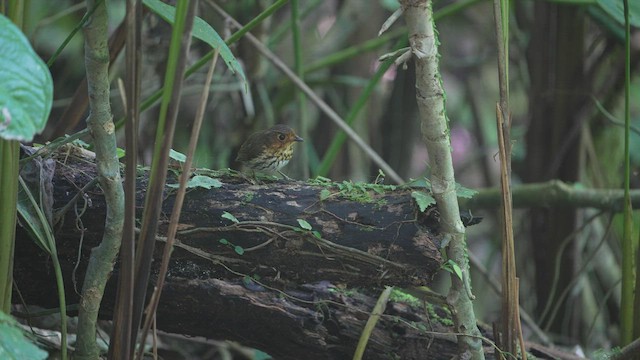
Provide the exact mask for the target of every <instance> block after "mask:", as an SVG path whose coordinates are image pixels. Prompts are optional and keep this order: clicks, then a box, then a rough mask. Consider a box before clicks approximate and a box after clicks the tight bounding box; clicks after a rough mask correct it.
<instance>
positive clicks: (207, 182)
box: [167, 175, 222, 189]
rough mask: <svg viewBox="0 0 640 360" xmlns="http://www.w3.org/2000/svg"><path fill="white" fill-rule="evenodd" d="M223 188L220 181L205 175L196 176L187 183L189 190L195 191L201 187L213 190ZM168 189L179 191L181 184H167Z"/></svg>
mask: <svg viewBox="0 0 640 360" xmlns="http://www.w3.org/2000/svg"><path fill="white" fill-rule="evenodd" d="M221 186H222V183H221V182H220V180H218V179H214V178H211V177H208V176H204V175H196V176H194V177H192V178H191V179H190V180H189V181H188V182H187V189H193V188H197V187H201V188H205V189H212V188H216V189H217V188H219V187H221ZM167 187H170V188H173V189H177V188H179V187H180V184H167Z"/></svg>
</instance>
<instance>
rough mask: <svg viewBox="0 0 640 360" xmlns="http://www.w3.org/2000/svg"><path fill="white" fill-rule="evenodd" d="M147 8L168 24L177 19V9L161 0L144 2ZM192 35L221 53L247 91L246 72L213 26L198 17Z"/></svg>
mask: <svg viewBox="0 0 640 360" xmlns="http://www.w3.org/2000/svg"><path fill="white" fill-rule="evenodd" d="M143 3H144V5H145V6H147V7H148V8H149V9H151V11H153V12H154V13H156V14H158V16H160V17H161V18H162V19H164V20H165V21H166V22H168V23H170V24H172V25H173V23H174V22H175V18H176V9H175V7H173V6H171V5H168V4H165V3H163V2H162V1H160V0H143ZM191 34H192V35H193V36H194V37H195V38H197V39H200V40H202V41H204V42H205V43H207V44H209V46H211V47H212V48H214V49H217V50H218V51H220V56H221V57H222V59H223V60H224V62H225V63H226V64H227V67H228V68H229V70H231V72H232V73H234V74H238V75H239V76H240V78H241V80H242V82H243V84H244V86H245V89H247V88H248V83H247V78H246V76H245V75H244V71H243V70H242V66H240V63H239V62H238V60H237V59H236V58H235V56H233V53H232V52H231V49H229V47H228V46H227V44H226V43H225V42H224V40H222V38H221V37H220V35H218V33H217V32H216V31H215V30H214V29H213V28H212V27H211V25H209V24H207V22H206V21H204V20H202V19H201V18H199V17H196V18H195V19H194V21H193V30H192V31H191Z"/></svg>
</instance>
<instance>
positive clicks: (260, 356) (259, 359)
mask: <svg viewBox="0 0 640 360" xmlns="http://www.w3.org/2000/svg"><path fill="white" fill-rule="evenodd" d="M252 359H253V360H271V359H273V358H272V357H271V355H269V354H267V353H266V352H263V351H260V350H253V357H252Z"/></svg>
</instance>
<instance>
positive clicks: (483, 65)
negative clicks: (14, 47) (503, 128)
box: [24, 0, 640, 350]
mask: <svg viewBox="0 0 640 360" xmlns="http://www.w3.org/2000/svg"><path fill="white" fill-rule="evenodd" d="M218 3H219V5H221V6H222V7H224V9H225V10H226V11H227V12H228V13H230V14H231V15H232V16H233V17H234V18H235V19H237V20H238V21H240V22H241V23H243V24H244V23H246V22H248V21H250V20H251V19H253V18H254V17H255V16H256V15H257V14H259V13H260V12H261V11H262V10H264V9H265V8H266V7H268V6H269V5H270V4H272V1H266V0H234V1H220V2H218ZM618 3H619V8H620V9H621V7H622V5H621V4H622V2H621V1H617V0H611V1H597V2H596V1H588V0H585V1H543V0H521V1H514V2H513V7H512V9H513V12H512V14H511V29H510V34H511V39H510V41H511V42H510V60H511V62H510V80H511V106H512V108H511V110H512V115H513V129H512V140H513V145H514V146H513V148H514V153H513V170H514V184H516V185H517V184H518V183H524V182H541V181H546V180H550V179H560V180H563V181H566V182H569V183H579V184H582V185H584V186H586V187H593V188H617V189H620V188H621V187H622V184H623V181H624V179H623V168H622V164H623V134H624V129H623V127H621V126H620V124H621V123H622V121H621V120H615V119H622V114H623V102H622V99H623V98H622V94H623V91H624V87H623V84H624V82H623V79H624V77H623V75H624V66H623V65H624V48H623V33H622V32H621V31H622V29H623V27H622V26H623V25H622V23H621V19H622V18H621V10H620V14H618V13H617V12H616V9H617V8H618V7H617V6H618ZM630 3H631V4H634V3H636V2H635V1H631V2H630ZM29 6H30V8H29V10H28V11H27V13H28V15H29V19H28V20H27V23H26V24H25V27H24V31H25V33H26V34H27V36H28V37H29V38H30V40H31V41H32V43H33V44H34V47H35V48H36V50H37V51H38V53H39V54H40V55H41V56H42V57H43V58H44V59H45V60H46V59H49V58H50V57H51V56H52V55H53V53H54V52H55V51H56V49H57V48H58V47H59V46H60V44H61V43H62V42H63V41H64V40H65V38H66V37H67V36H68V35H69V34H70V33H71V31H72V30H73V29H74V28H76V27H77V26H78V24H79V23H80V21H81V19H82V17H83V15H84V12H85V8H84V2H78V1H62V0H61V1H55V2H52V1H37V0H36V1H30V2H29ZM397 6H398V5H397V3H396V1H393V0H379V1H340V0H305V1H300V2H299V9H298V11H299V18H300V27H299V29H300V33H299V36H300V44H301V45H302V46H301V48H300V49H299V51H298V52H296V50H295V48H294V46H293V40H292V30H291V29H292V27H291V7H290V6H289V5H285V6H284V7H283V8H281V9H280V10H278V11H277V12H275V13H274V14H273V15H272V16H271V17H269V18H268V19H267V20H266V21H264V22H263V23H262V24H261V25H260V26H259V27H258V28H257V29H255V30H253V31H252V33H253V34H254V35H255V36H256V37H258V38H259V39H260V40H261V41H262V42H263V43H264V44H265V45H267V46H268V47H269V48H270V49H271V50H272V51H273V52H275V53H276V54H277V55H278V56H279V57H280V59H281V60H282V61H283V62H285V63H286V64H288V65H289V66H290V67H291V68H293V67H294V59H295V57H296V55H298V56H300V59H301V64H302V70H301V73H302V74H303V76H304V80H305V82H306V83H307V84H309V86H311V87H312V88H313V89H314V91H315V92H316V93H317V94H319V95H320V96H321V97H322V98H323V99H324V100H325V101H326V102H327V103H328V104H329V105H330V106H331V107H332V108H333V109H334V110H336V112H337V113H338V114H340V115H341V116H342V117H343V118H347V117H348V118H350V119H353V123H352V125H351V126H352V127H353V128H354V129H355V130H356V132H357V133H358V134H360V136H361V137H363V138H364V139H365V140H366V141H368V142H369V144H371V146H372V147H373V148H374V149H375V150H376V151H378V153H379V154H380V155H381V156H382V157H383V158H384V159H385V160H386V161H387V162H388V163H389V164H390V165H391V167H392V168H393V169H395V170H396V172H397V173H398V174H399V175H400V176H401V177H403V178H404V179H405V180H409V179H415V178H421V177H423V176H426V175H428V172H429V170H428V166H427V164H428V154H427V152H426V150H425V147H424V145H423V142H422V139H421V135H420V129H419V125H418V124H419V122H418V121H417V108H416V104H415V87H414V84H415V79H414V77H415V76H414V74H415V71H414V69H413V68H412V62H409V63H408V68H407V69H403V68H402V67H396V66H395V65H394V64H392V63H387V64H383V63H381V62H380V61H379V60H378V59H379V57H380V56H381V55H383V54H385V53H388V52H391V51H394V50H396V49H400V48H403V47H406V46H407V34H406V31H405V29H404V25H403V23H402V21H399V22H398V23H397V24H395V25H394V26H393V27H392V28H391V29H390V30H388V31H387V32H386V33H385V34H384V35H383V36H382V37H378V35H377V33H378V30H379V29H380V26H381V24H382V23H383V22H384V21H385V19H386V18H387V17H388V16H389V15H390V14H391V13H392V12H393V11H394V10H395V9H396V8H397ZM491 6H492V4H491V2H489V1H486V0H483V1H480V0H460V1H443V0H438V1H435V2H434V8H435V10H436V19H437V27H438V31H439V36H440V38H439V39H440V48H439V49H440V52H441V62H440V64H441V71H442V76H443V81H444V86H445V88H446V91H447V94H446V97H447V112H448V116H449V118H450V129H451V141H452V151H453V155H454V165H455V167H456V169H457V174H456V177H457V181H458V182H459V183H461V184H463V185H465V186H467V187H471V188H485V187H495V186H497V185H498V175H499V170H498V164H497V162H496V160H495V154H496V152H497V145H496V133H495V104H496V101H497V99H498V89H497V83H498V81H497V71H496V62H497V61H496V49H495V42H496V41H495V34H494V30H493V29H494V27H493V26H494V25H493V21H494V20H493V15H492V8H491ZM632 6H634V5H632ZM638 7H640V6H638V5H635V10H634V11H635V12H634V13H632V15H633V16H634V18H633V22H632V25H633V26H634V27H635V28H632V35H633V36H632V62H631V66H632V74H633V75H632V94H634V95H633V96H632V104H631V115H632V126H634V127H635V128H636V129H638V128H640V101H638V94H640V81H639V80H640V79H639V77H638V67H639V66H640V61H639V56H638V55H639V54H640V32H639V31H638V26H640V11H639V9H638ZM108 8H109V11H110V21H111V23H112V24H111V29H112V30H115V29H116V28H117V27H118V25H119V24H120V23H121V22H122V19H123V17H124V13H125V4H124V1H115V0H112V1H109V2H108ZM199 16H201V17H202V18H204V19H205V20H206V21H207V22H209V23H210V24H212V26H213V27H214V28H215V29H216V30H217V31H218V32H219V33H220V34H221V36H223V37H224V34H228V33H229V32H230V30H229V29H228V28H227V24H226V22H225V21H224V19H223V18H221V17H220V16H219V14H217V13H216V12H215V11H214V10H213V9H212V7H211V6H209V2H208V1H201V7H200V12H199ZM144 21H145V24H144V33H143V44H144V45H143V63H144V65H143V80H142V81H143V83H142V91H143V98H145V97H146V96H148V95H149V94H151V93H153V92H154V91H156V90H157V89H158V88H159V87H160V85H161V81H162V76H163V74H164V67H165V63H164V62H165V60H166V54H167V50H168V46H169V38H170V27H169V26H168V25H167V24H166V23H165V22H164V21H162V20H161V19H158V18H157V17H155V16H153V15H151V14H147V15H146V16H145V20H144ZM82 46H83V39H82V36H81V35H76V36H75V37H73V38H72V39H71V42H70V43H69V44H68V46H67V47H66V48H65V49H64V51H63V52H62V53H61V54H60V56H59V57H58V58H57V60H56V61H55V63H54V64H53V66H52V68H51V71H52V74H53V78H54V82H55V92H54V94H55V98H54V104H53V110H52V114H51V118H50V121H49V124H48V127H47V129H46V130H45V132H44V133H43V134H42V135H41V136H40V138H39V139H38V140H37V142H46V141H51V140H53V139H54V138H56V137H58V136H62V135H64V134H72V133H74V132H76V131H78V130H80V129H82V128H84V126H85V125H84V121H80V122H74V121H70V118H69V117H67V116H65V115H64V114H65V112H66V111H68V109H67V108H68V106H69V105H70V102H71V98H72V97H73V94H74V93H75V91H76V89H77V88H78V86H80V84H81V82H82V79H83V78H84V74H85V69H84V65H83V48H82ZM232 50H233V51H234V52H235V54H236V56H237V57H238V58H239V60H240V61H241V62H242V63H243V66H244V69H245V73H246V75H247V78H248V80H249V83H250V87H249V91H248V92H246V93H245V92H244V91H243V89H244V87H243V85H242V84H241V83H240V81H239V80H238V78H236V77H235V76H234V75H233V74H231V73H229V71H228V70H227V68H226V67H225V66H224V64H221V65H219V69H218V71H216V75H215V78H214V81H213V85H212V86H211V94H210V101H209V104H208V107H207V115H206V120H205V123H204V125H203V129H202V131H201V137H200V144H199V148H198V151H197V155H196V159H195V161H196V166H198V167H208V168H214V169H218V168H226V167H237V164H235V163H234V162H233V159H235V156H236V153H237V150H238V148H239V146H240V145H241V143H242V142H243V141H244V139H246V137H247V136H248V135H249V134H250V133H252V132H253V131H256V130H261V129H265V128H268V127H270V126H271V125H273V124H275V123H286V124H289V125H291V126H292V127H294V128H295V129H296V130H298V133H299V134H300V135H301V136H303V137H304V138H305V142H304V143H303V144H302V146H299V147H298V149H297V151H296V155H295V156H294V160H293V161H292V164H290V165H289V166H288V167H287V168H285V172H287V174H288V175H289V176H291V177H293V178H298V179H302V178H304V177H305V175H306V174H308V175H309V176H315V175H323V176H327V177H330V178H332V179H334V180H346V179H348V180H353V181H366V182H372V181H374V180H375V179H376V178H377V177H378V175H379V171H378V167H377V166H375V165H374V164H373V163H372V162H371V161H370V160H369V158H368V157H367V156H366V155H365V154H364V153H363V152H362V151H360V149H359V148H357V147H356V146H355V145H354V144H353V143H351V142H350V141H348V140H347V141H346V142H344V144H343V145H342V146H341V147H340V148H339V150H338V151H337V152H336V156H335V158H331V157H327V151H328V149H329V147H330V145H331V143H332V141H334V139H335V138H336V137H337V136H338V134H339V131H338V127H336V126H335V125H334V124H333V123H332V122H331V120H330V119H328V118H327V117H326V116H325V115H323V114H322V113H321V112H320V111H318V109H317V108H316V107H315V105H313V104H312V103H310V102H309V101H308V100H304V101H300V100H299V99H297V98H296V97H297V95H296V94H297V91H296V89H295V86H294V85H292V82H291V81H290V79H289V78H287V77H285V76H283V74H282V73H281V72H279V71H278V70H277V69H276V68H275V67H274V66H273V64H271V63H270V62H269V61H268V60H267V59H265V58H264V57H263V56H262V55H260V54H259V53H258V52H257V51H256V50H255V48H253V47H252V46H251V45H250V44H249V43H248V42H246V40H241V41H240V42H239V43H237V44H235V45H234V46H233V47H232ZM206 51H208V49H207V47H206V46H205V45H203V44H202V43H199V42H198V41H196V42H194V46H193V50H192V53H191V60H190V61H191V62H192V63H193V62H195V61H196V60H198V59H199V58H200V57H201V56H202V55H203V54H204V53H205V52H206ZM381 66H385V67H386V66H388V69H387V70H386V71H384V72H383V71H381V70H379V69H380V68H381ZM123 71H124V65H123V59H122V56H119V57H118V58H117V59H116V61H115V63H114V64H113V66H112V71H111V76H112V77H113V80H114V81H113V82H112V84H113V86H112V96H111V101H112V106H113V109H114V116H115V118H116V119H120V118H122V117H123V110H122V108H123V106H122V100H121V95H120V93H119V90H118V86H117V81H116V80H117V79H118V78H124V74H123ZM204 77H205V74H204V70H201V71H198V72H196V73H194V74H193V75H192V76H191V77H189V79H188V80H187V82H186V84H185V89H184V92H183V94H184V98H183V102H182V106H183V107H182V109H181V113H180V115H179V117H180V121H179V123H178V124H179V126H178V128H177V129H176V143H174V146H173V147H174V149H176V150H178V151H181V150H184V148H185V147H186V142H187V141H188V136H189V133H190V131H191V130H190V121H191V119H193V117H194V113H195V108H196V106H195V105H196V104H197V102H198V97H199V93H198V92H199V91H200V89H201V86H202V83H203V82H204ZM363 101H364V102H363ZM359 102H360V103H362V104H364V106H363V107H362V108H359V107H358V106H357V104H358V103H359ZM84 116H86V114H85V115H84ZM156 118H157V107H151V108H150V109H149V110H147V111H145V112H144V113H143V125H142V126H141V144H140V146H141V149H140V154H139V157H140V161H141V162H142V163H144V164H149V163H150V158H149V156H150V154H151V151H152V144H153V140H152V139H153V136H154V133H155V127H154V124H155V120H156ZM82 119H84V118H82ZM631 136H632V140H631V161H632V169H633V171H632V179H631V187H632V188H638V187H639V186H640V180H639V177H638V170H639V168H640V135H639V133H638V131H637V130H636V131H633V132H632V134H631ZM325 157H326V159H325ZM323 160H324V163H325V164H327V165H328V166H327V167H326V170H325V169H323V168H321V166H320V164H321V163H322V162H323ZM387 181H389V180H387ZM474 215H481V216H484V217H485V219H484V221H483V222H482V224H480V225H477V226H474V227H472V228H470V229H469V232H468V242H469V245H470V252H471V253H472V254H473V255H474V256H476V257H477V258H478V259H479V261H480V263H481V264H483V265H484V267H486V268H488V270H489V272H490V273H494V272H497V271H499V261H498V260H499V258H500V257H499V256H500V255H499V246H500V245H499V244H500V242H499V239H500V234H499V232H497V231H496V229H497V228H498V226H497V220H496V219H497V218H496V217H495V212H494V211H486V210H485V211H478V212H474ZM596 215H597V216H596ZM637 217H638V214H637V213H636V221H635V223H636V224H638V223H639V221H638V219H637ZM516 221H517V222H516V225H515V226H516V227H515V234H516V251H517V259H518V262H517V263H518V267H519V268H518V272H519V276H520V278H521V280H520V284H521V285H520V289H521V303H522V305H523V306H524V308H525V309H526V310H527V311H528V312H530V313H531V314H533V317H534V319H535V320H536V322H537V323H538V325H539V326H540V327H542V328H543V329H545V330H548V331H549V332H550V334H551V335H552V339H553V341H554V342H556V343H560V344H564V345H569V346H573V345H581V346H583V347H587V348H589V349H591V350H593V349H597V348H603V347H609V346H611V345H612V344H616V343H617V339H618V335H619V334H618V323H619V318H620V313H619V304H620V291H619V279H620V276H621V275H620V270H619V268H620V267H619V264H620V261H621V260H620V259H621V252H620V245H619V237H620V234H621V233H622V229H621V225H620V224H621V221H620V219H619V218H618V217H617V216H615V214H613V213H606V212H598V211H596V210H593V209H576V208H574V207H571V206H567V207H561V208H533V209H519V210H518V211H517V212H516ZM634 234H635V235H634V237H633V238H634V239H636V240H635V241H636V242H637V240H638V229H637V228H636V229H635V233H634ZM471 272H472V274H474V279H473V284H474V291H475V293H476V296H478V300H477V301H476V303H475V304H476V311H477V317H478V318H479V319H483V320H484V321H486V322H492V321H496V319H497V317H498V314H499V309H498V307H499V303H500V302H499V301H497V295H496V294H495V293H493V292H492V291H491V290H490V287H488V286H485V284H486V283H485V279H484V277H483V276H482V275H481V274H480V273H479V272H478V271H474V269H472V271H471ZM549 304H550V305H549ZM555 305H558V309H557V310H556V311H553V307H554V306H555ZM527 334H528V333H527V329H526V328H525V336H526V335H527Z"/></svg>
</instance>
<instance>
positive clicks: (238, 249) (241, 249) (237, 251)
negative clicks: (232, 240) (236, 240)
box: [233, 245, 244, 255]
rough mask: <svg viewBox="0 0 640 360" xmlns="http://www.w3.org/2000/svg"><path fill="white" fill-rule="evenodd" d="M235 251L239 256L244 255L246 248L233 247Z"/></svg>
mask: <svg viewBox="0 0 640 360" xmlns="http://www.w3.org/2000/svg"><path fill="white" fill-rule="evenodd" d="M233 251H235V252H236V254H238V255H243V254H244V248H243V247H242V246H238V245H236V246H234V247H233Z"/></svg>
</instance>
